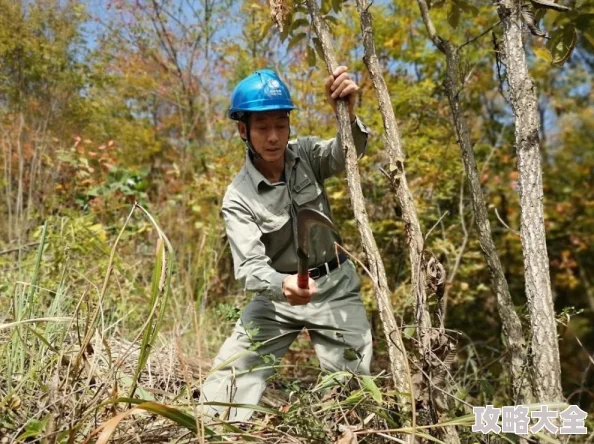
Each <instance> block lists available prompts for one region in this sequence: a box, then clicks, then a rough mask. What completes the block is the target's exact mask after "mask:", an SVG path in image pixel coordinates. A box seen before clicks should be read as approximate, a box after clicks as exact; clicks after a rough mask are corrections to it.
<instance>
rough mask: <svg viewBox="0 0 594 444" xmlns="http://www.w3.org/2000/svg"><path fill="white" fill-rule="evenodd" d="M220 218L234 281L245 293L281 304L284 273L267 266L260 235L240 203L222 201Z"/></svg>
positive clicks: (283, 298)
mask: <svg viewBox="0 0 594 444" xmlns="http://www.w3.org/2000/svg"><path fill="white" fill-rule="evenodd" d="M222 212H223V218H224V219H225V228H226V230H227V237H228V239H229V244H230V245H231V254H232V256H233V267H234V271H235V279H237V280H238V281H239V282H241V284H242V285H243V287H244V289H245V291H250V292H258V293H261V294H262V295H264V296H266V297H267V298H269V299H270V300H273V301H285V300H286V299H285V296H284V294H283V292H282V288H281V287H282V282H283V279H284V278H285V277H286V276H288V274H284V273H279V272H278V271H276V270H275V269H274V268H272V267H271V266H270V263H271V260H270V258H269V257H268V256H266V251H265V248H264V244H263V243H262V241H261V235H262V232H261V231H260V229H259V228H258V225H257V224H256V221H255V218H254V216H253V214H252V213H251V212H250V211H249V210H248V209H247V208H246V207H245V206H243V205H242V204H241V203H239V202H236V201H234V200H229V199H228V200H224V201H223V208H222Z"/></svg>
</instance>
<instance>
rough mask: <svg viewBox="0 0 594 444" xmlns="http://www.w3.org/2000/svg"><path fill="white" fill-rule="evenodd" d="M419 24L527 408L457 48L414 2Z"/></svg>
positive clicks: (518, 335)
mask: <svg viewBox="0 0 594 444" xmlns="http://www.w3.org/2000/svg"><path fill="white" fill-rule="evenodd" d="M417 2H418V4H419V9H420V10H421V16H422V17H423V22H424V23H425V27H426V28H427V32H428V33H429V38H430V39H431V41H432V42H433V43H434V44H435V46H437V48H438V49H439V50H440V51H441V52H442V53H443V54H444V55H445V58H446V78H445V81H444V84H445V89H446V94H447V96H448V101H449V103H450V109H451V111H452V117H453V119H454V126H455V128H456V136H457V138H458V144H459V145H460V150H461V152H462V160H463V162H464V170H465V172H466V176H467V177H468V183H469V187H470V196H471V200H472V208H473V211H474V214H475V218H476V225H477V228H478V235H479V243H480V246H481V250H482V251H483V255H484V257H485V260H486V262H487V266H488V267H489V274H490V277H491V286H492V287H493V291H494V292H495V295H496V297H497V308H498V311H499V316H500V318H501V323H502V326H503V333H504V335H505V338H506V339H507V349H508V351H509V364H510V372H511V377H512V389H513V393H512V397H511V399H512V400H513V401H514V403H515V404H527V403H530V402H531V401H532V388H531V384H530V378H529V372H528V371H527V366H528V362H527V350H526V342H525V340H524V334H523V332H522V323H521V322H520V318H519V316H518V314H517V313H516V311H515V309H514V303H513V300H512V298H511V295H510V293H509V288H508V285H507V280H506V278H505V275H504V273H503V267H502V266H501V261H500V259H499V255H498V254H497V250H496V249H495V243H494V242H493V235H492V233H491V225H490V223H489V215H488V212H487V206H486V204H485V198H484V195H483V190H482V188H481V182H480V174H479V171H478V167H477V165H476V160H475V158H474V150H473V147H472V142H471V140H470V131H469V129H468V122H467V121H466V119H465V118H464V115H463V113H462V110H461V103H460V95H459V91H460V90H461V89H462V86H463V85H461V84H460V83H461V82H460V72H459V66H460V60H459V56H458V50H459V48H458V47H455V46H454V45H453V44H452V43H451V42H450V41H448V40H446V39H443V38H442V37H440V36H439V35H437V32H436V30H435V27H434V25H433V22H432V21H431V17H430V16H429V8H428V5H427V2H426V0H417Z"/></svg>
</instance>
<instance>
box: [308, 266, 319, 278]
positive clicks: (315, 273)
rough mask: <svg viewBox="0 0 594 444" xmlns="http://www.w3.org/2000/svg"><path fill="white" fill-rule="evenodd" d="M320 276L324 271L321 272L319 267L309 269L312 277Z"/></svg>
mask: <svg viewBox="0 0 594 444" xmlns="http://www.w3.org/2000/svg"><path fill="white" fill-rule="evenodd" d="M320 276H322V273H321V272H320V269H319V268H310V269H309V277H310V278H312V279H318V278H319V277H320Z"/></svg>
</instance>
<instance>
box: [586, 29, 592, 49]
mask: <svg viewBox="0 0 594 444" xmlns="http://www.w3.org/2000/svg"><path fill="white" fill-rule="evenodd" d="M584 37H586V40H588V42H590V45H592V47H593V48H594V35H593V34H590V33H589V32H584Z"/></svg>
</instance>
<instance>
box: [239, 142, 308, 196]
mask: <svg viewBox="0 0 594 444" xmlns="http://www.w3.org/2000/svg"><path fill="white" fill-rule="evenodd" d="M293 149H294V147H293V145H292V144H291V143H289V144H288V145H287V149H286V150H285V172H287V173H289V172H290V171H291V169H292V168H293V166H294V165H296V164H297V162H298V161H299V160H300V157H299V155H298V154H297V153H295V152H294V151H293ZM245 168H246V170H247V172H248V175H249V176H250V179H251V180H252V184H253V185H254V188H255V189H256V191H258V193H259V192H260V190H261V189H263V188H266V187H268V188H272V187H274V185H272V184H271V183H270V181H269V180H268V179H266V178H265V177H264V176H263V175H262V173H261V172H260V171H259V170H258V169H257V168H256V166H255V165H254V163H253V162H252V159H251V158H250V155H249V151H246V154H245Z"/></svg>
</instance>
